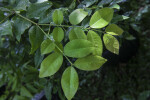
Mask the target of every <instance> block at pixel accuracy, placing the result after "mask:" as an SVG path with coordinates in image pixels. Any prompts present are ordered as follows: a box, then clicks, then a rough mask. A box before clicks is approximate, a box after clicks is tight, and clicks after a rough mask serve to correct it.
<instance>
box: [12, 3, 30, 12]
mask: <svg viewBox="0 0 150 100" xmlns="http://www.w3.org/2000/svg"><path fill="white" fill-rule="evenodd" d="M27 6H29V0H19V1H18V2H17V6H16V7H15V8H14V9H15V10H19V11H22V10H26V8H27Z"/></svg>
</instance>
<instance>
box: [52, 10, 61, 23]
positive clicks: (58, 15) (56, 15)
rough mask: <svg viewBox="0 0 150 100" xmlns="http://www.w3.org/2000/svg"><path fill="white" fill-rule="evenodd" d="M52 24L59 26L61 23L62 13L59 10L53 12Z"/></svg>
mask: <svg viewBox="0 0 150 100" xmlns="http://www.w3.org/2000/svg"><path fill="white" fill-rule="evenodd" d="M53 22H54V23H55V24H61V23H62V22H63V13H62V11H61V10H58V9H57V10H55V11H54V13H53Z"/></svg>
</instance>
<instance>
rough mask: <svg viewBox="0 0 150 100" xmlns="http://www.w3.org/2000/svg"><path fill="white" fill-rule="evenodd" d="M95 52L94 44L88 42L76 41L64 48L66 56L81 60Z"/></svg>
mask: <svg viewBox="0 0 150 100" xmlns="http://www.w3.org/2000/svg"><path fill="white" fill-rule="evenodd" d="M93 50H94V46H93V44H92V43H91V42H90V41H88V40H83V39H75V40H72V41H70V42H68V43H67V44H66V46H65V47H64V53H65V55H67V56H69V57H75V58H81V57H85V56H87V55H89V54H90V53H92V52H93Z"/></svg>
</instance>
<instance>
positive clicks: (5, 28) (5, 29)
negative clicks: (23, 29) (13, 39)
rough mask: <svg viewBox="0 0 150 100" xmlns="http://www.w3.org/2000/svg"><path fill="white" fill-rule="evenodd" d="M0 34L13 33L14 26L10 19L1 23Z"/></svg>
mask: <svg viewBox="0 0 150 100" xmlns="http://www.w3.org/2000/svg"><path fill="white" fill-rule="evenodd" d="M0 35H1V36H2V35H11V36H12V35H13V34H12V26H11V22H10V21H6V22H4V23H2V24H0Z"/></svg>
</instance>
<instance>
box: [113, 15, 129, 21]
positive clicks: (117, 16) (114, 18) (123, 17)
mask: <svg viewBox="0 0 150 100" xmlns="http://www.w3.org/2000/svg"><path fill="white" fill-rule="evenodd" d="M126 19H129V17H128V16H124V15H117V14H115V15H114V17H113V19H112V23H117V22H119V21H123V20H126Z"/></svg>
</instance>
